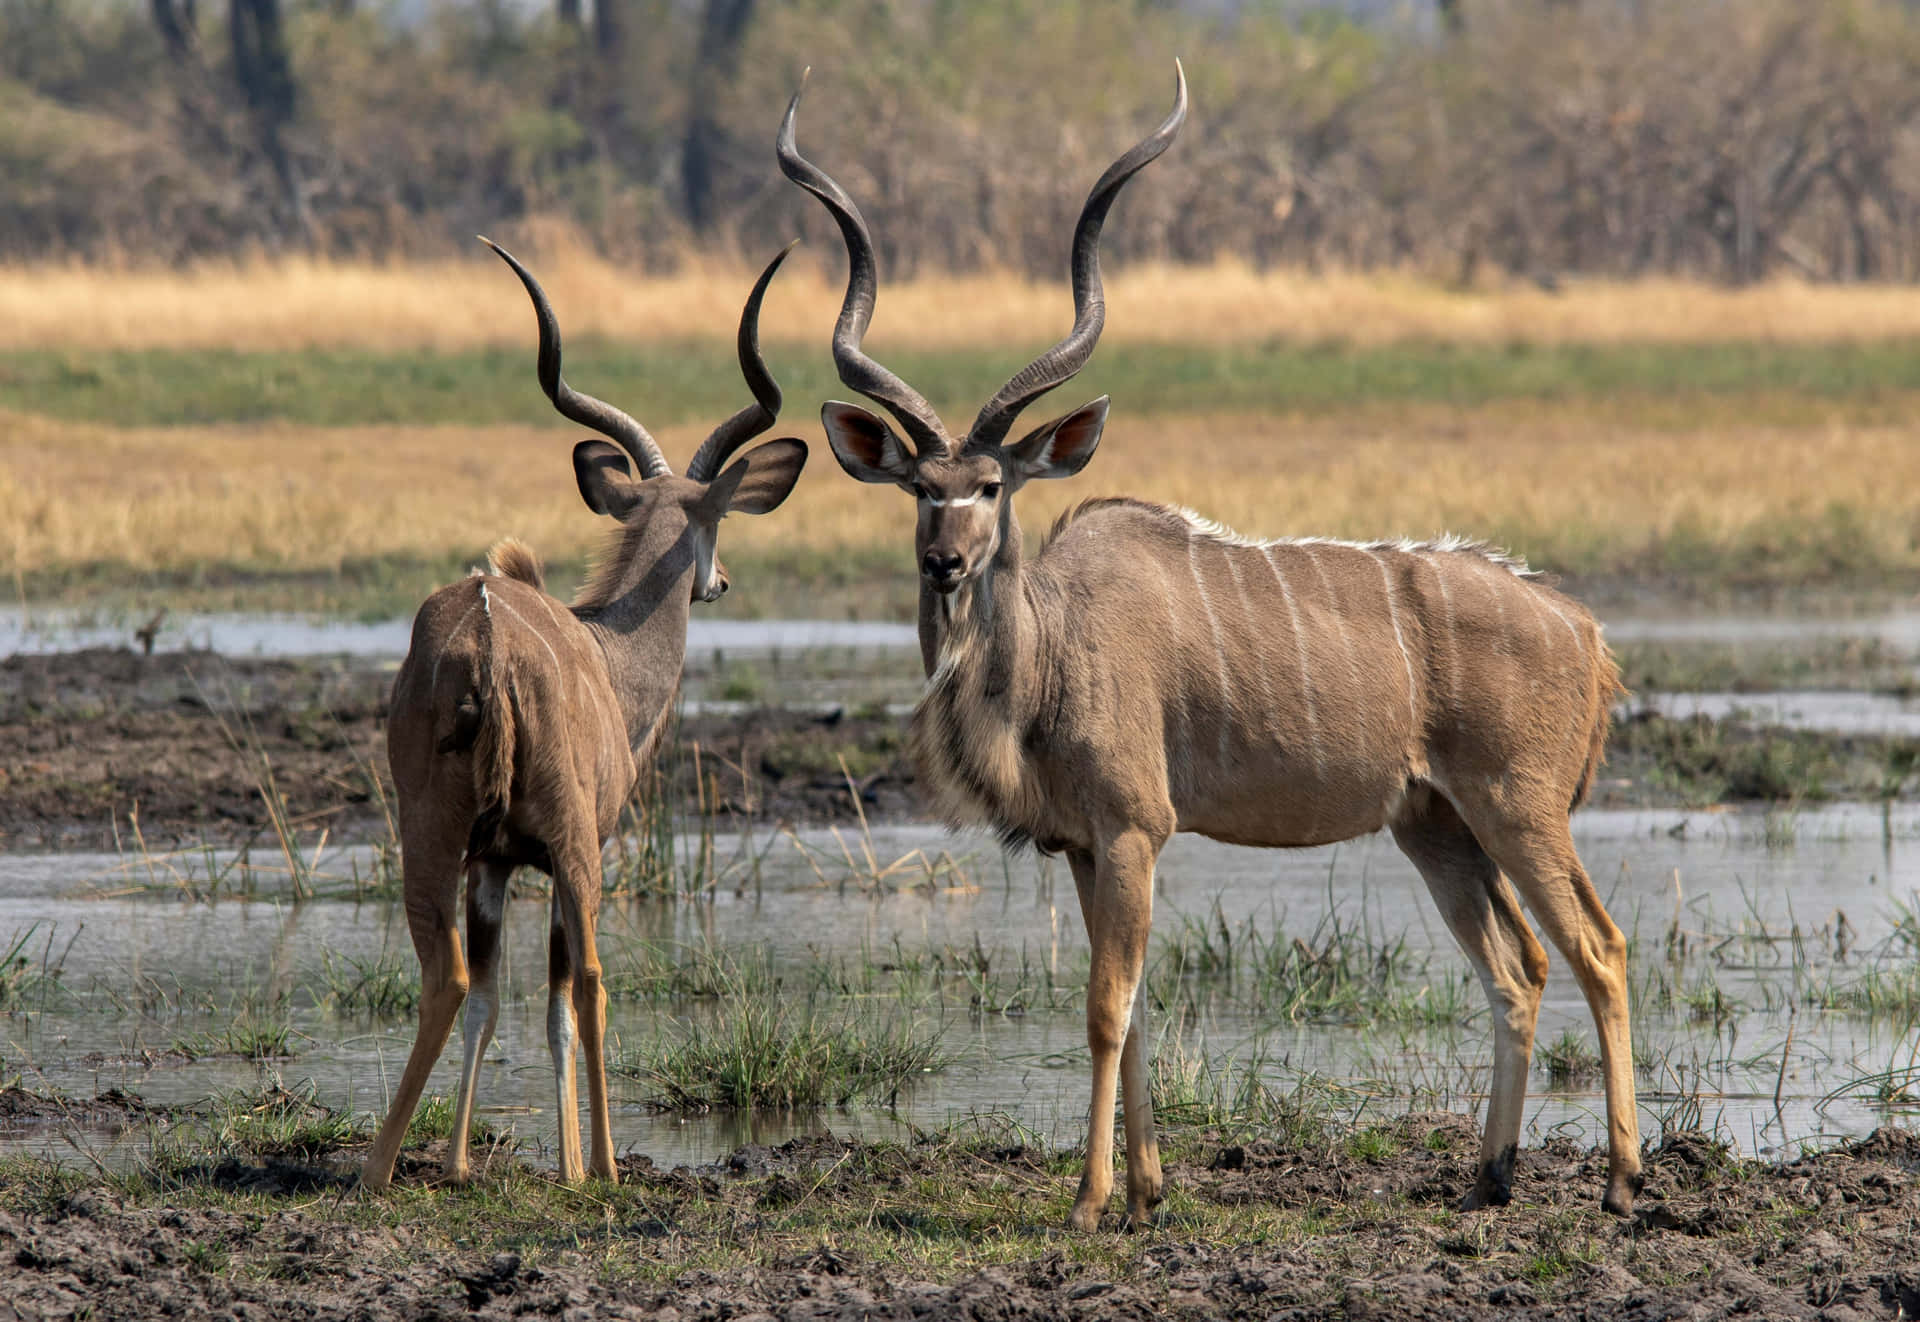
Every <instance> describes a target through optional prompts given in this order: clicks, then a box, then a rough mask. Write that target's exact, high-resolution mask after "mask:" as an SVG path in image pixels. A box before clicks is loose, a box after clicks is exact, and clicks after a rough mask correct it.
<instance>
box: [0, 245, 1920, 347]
mask: <svg viewBox="0 0 1920 1322" xmlns="http://www.w3.org/2000/svg"><path fill="white" fill-rule="evenodd" d="M474 249H475V256H474V258H473V260H471V261H463V262H444V263H423V264H414V265H397V266H381V265H372V264H365V263H359V264H356V263H343V262H320V261H305V260H288V261H279V262H274V263H265V262H262V263H255V264H238V265H235V264H224V265H206V266H201V267H197V268H193V269H189V270H164V269H163V270H153V269H145V270H131V271H110V270H103V269H100V268H98V267H87V266H39V267H25V268H23V267H12V268H0V351H4V350H8V349H26V348H47V347H69V348H88V349H152V348H234V349H248V350H273V349H280V350H286V349H303V348H316V347H360V348H368V349H402V348H421V347H426V348H435V349H461V348H471V347H474V346H477V345H496V344H512V345H517V344H521V343H524V342H525V341H526V339H527V335H528V322H529V318H528V315H527V306H526V300H525V296H524V295H523V294H522V293H521V292H520V290H519V288H518V286H517V285H516V284H515V282H514V281H513V280H512V279H511V278H510V277H508V275H507V274H506V272H505V271H504V270H503V269H502V268H501V266H500V264H499V262H498V261H497V260H495V259H494V258H492V257H491V256H490V255H488V254H487V253H486V252H485V251H484V250H483V249H481V248H480V245H479V244H478V243H477V242H476V243H475V245H474ZM769 255H771V254H769ZM522 256H523V257H526V258H527V259H528V260H529V262H530V263H531V265H532V266H533V268H534V270H535V272H536V274H538V275H539V276H540V279H541V282H542V283H543V284H544V285H545V287H546V289H547V291H548V292H549V294H551V295H552V297H553V299H554V302H555V303H556V305H557V306H558V307H559V308H560V309H561V312H562V316H563V320H564V324H565V326H566V330H567V333H568V334H569V335H576V336H584V335H601V336H606V337H609V338H615V339H622V340H633V341H639V342H644V341H647V340H657V339H682V338H707V337H712V336H714V335H715V334H716V333H717V332H718V331H719V328H721V327H724V326H727V325H730V324H731V322H732V320H733V318H734V317H736V316H737V315H738V309H739V306H740V299H741V297H742V295H743V293H744V291H745V290H746V289H747V287H748V286H749V285H750V284H751V282H752V278H753V275H754V274H756V273H757V271H755V270H749V269H747V268H746V267H744V266H740V265H736V264H732V263H702V262H699V261H696V260H693V259H688V260H687V261H685V262H683V263H682V264H681V268H680V269H679V270H678V271H677V272H674V273H670V274H643V273H640V272H636V271H633V270H630V269H627V268H623V267H617V266H613V265H610V264H608V263H606V262H604V261H601V260H600V259H598V258H595V257H593V256H592V255H590V254H588V253H585V252H583V251H581V250H579V249H578V248H575V247H571V246H567V245H559V246H556V247H555V248H554V249H553V251H551V252H550V253H546V254H537V253H536V254H522ZM1062 268H1063V269H1062V273H1061V279H1059V280H1048V281H1038V282H1036V281H1031V280H1026V279H1023V278H1020V277H1017V276H1012V275H1006V274H987V275H976V276H938V277H924V278H920V279H916V280H911V281H902V282H899V283H890V284H887V285H885V286H884V287H883V288H882V290H881V296H880V302H879V310H878V314H877V317H876V320H875V323H874V335H873V345H874V347H875V349H876V351H879V350H883V349H884V348H885V347H886V346H887V345H895V346H901V347H912V348H926V349H939V348H952V347H960V346H977V345H983V344H1001V343H1013V344H1027V343H1033V342H1038V341H1041V340H1044V339H1046V338H1048V336H1049V335H1052V334H1059V333H1064V331H1065V329H1066V327H1067V326H1068V325H1069V324H1070V323H1071V321H1072V304H1071V302H1070V300H1069V297H1068V294H1067V291H1066V286H1065V278H1064V277H1065V270H1064V255H1063V263H1062ZM1107 294H1108V329H1107V332H1106V337H1107V339H1108V340H1110V341H1113V342H1147V343H1201V344H1219V343H1247V342H1253V343H1261V342H1265V341H1268V340H1273V339H1287V340H1294V341H1300V342H1308V343H1320V342H1326V343H1353V344H1360V345H1375V344H1385V343H1393V342H1397V341H1405V340H1437V341H1453V342H1459V343H1492V344H1504V343H1537V344H1566V343H1595V344H1619V343H1632V342H1647V341H1652V342H1658V343H1671V342H1697V341H1721V340H1764V341H1775V342H1786V343H1801V342H1848V341H1861V340H1876V339H1889V338H1902V337H1909V336H1920V296H1916V295H1915V293H1914V292H1913V291H1912V290H1911V289H1908V288H1904V287H1899V286H1886V285H1811V284H1806V283H1803V282H1800V281H1795V280H1777V281H1773V282H1771V283H1768V284H1763V285H1758V286H1755V287H1752V288H1748V289H1727V288H1722V287H1718V286H1711V285H1705V284H1700V283H1694V282H1688V281H1679V280H1646V281H1639V282H1633V283H1609V282H1591V283H1575V284H1572V285H1570V286H1569V287H1567V289H1566V290H1565V292H1562V293H1557V294H1556V293H1548V292H1546V291H1544V290H1542V289H1539V288H1537V287H1535V286H1534V285H1532V284H1529V283H1525V282H1507V283H1503V284H1497V285H1494V284H1489V285H1487V286H1485V287H1480V288H1474V289H1467V290H1461V289H1454V288H1449V287H1446V286H1442V285H1438V284H1434V283H1432V282H1427V281H1421V280H1417V279H1414V278H1412V277H1407V276H1398V275H1344V274H1338V273H1334V274H1326V275H1314V276H1308V275H1303V274H1300V273H1298V272H1293V271H1269V272H1256V271H1254V270H1252V269H1251V268H1249V267H1246V266H1244V265H1240V264H1235V263H1231V262H1227V263H1222V264H1219V265H1216V266H1212V267H1202V268H1192V267H1171V266H1139V267H1130V268H1123V269H1120V270H1118V271H1115V272H1111V273H1110V274H1109V277H1108V280H1107ZM840 296H841V286H840V284H839V283H838V280H837V278H829V277H828V276H827V275H826V274H825V272H824V271H823V269H822V267H821V266H820V264H819V258H818V257H817V256H816V255H815V254H813V253H811V252H809V250H807V249H802V250H801V251H800V253H799V254H797V255H796V258H795V260H793V261H792V262H791V263H790V264H789V267H788V269H787V271H786V272H784V273H783V274H782V275H781V278H780V280H779V282H778V283H777V284H776V285H775V286H774V288H773V291H772V292H771V293H770V294H769V296H768V299H767V304H766V309H765V312H764V315H763V318H762V326H763V330H764V333H765V335H766V336H767V337H768V338H769V339H773V340H789V341H805V342H809V343H811V342H813V341H815V340H817V339H820V338H821V337H823V336H824V334H825V332H826V329H827V328H828V327H830V326H831V325H832V324H833V319H834V317H835V315H836V314H837V313H838V311H839V306H840Z"/></svg>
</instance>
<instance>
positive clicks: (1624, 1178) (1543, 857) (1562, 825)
mask: <svg viewBox="0 0 1920 1322" xmlns="http://www.w3.org/2000/svg"><path fill="white" fill-rule="evenodd" d="M1481 838H1482V840H1483V841H1485V843H1486V846H1487V852H1488V853H1490V854H1492V855H1493V857H1494V859H1495V860H1496V861H1498V862H1499V864H1500V866H1501V867H1502V868H1503V869H1504V870H1505V871H1506V873H1507V875H1508V876H1509V877H1511V878H1513V884H1514V885H1515V886H1516V887H1517V888H1518V889H1519V891H1520V894H1521V896H1522V897H1523V898H1524V899H1525V900H1526V902H1527V908H1529V909H1530V910H1532V911H1533V915H1534V917H1535V918H1537V919H1538V920H1539V921H1540V926H1541V927H1542V928H1543V929H1544V930H1545V931H1546V934H1547V939H1548V940H1549V941H1552V942H1553V944H1554V946H1555V948H1556V949H1558V950H1559V951H1560V953H1561V954H1562V955H1563V956H1565V958H1566V961H1567V964H1568V965H1569V967H1571V968H1572V970H1573V976H1574V978H1575V979H1576V980H1578V982H1579V983H1580V990H1581V992H1582V993H1583V994H1584V995H1585V996H1586V999H1587V1008H1588V1009H1589V1010H1591V1011H1592V1012H1593V1022H1594V1027H1595V1028H1596V1029H1597V1030H1598V1032H1599V1035H1600V1062H1601V1068H1602V1070H1603V1071H1604V1072H1605V1075H1606V1081H1607V1192H1606V1196H1605V1197H1604V1198H1603V1199H1602V1200H1601V1206H1602V1207H1604V1208H1605V1209H1606V1210H1607V1211H1609V1212H1611V1213H1613V1214H1614V1215H1615V1216H1626V1215H1628V1214H1629V1213H1630V1212H1632V1211H1633V1199H1634V1196H1635V1195H1636V1194H1638V1193H1639V1192H1640V1185H1641V1183H1642V1176H1641V1173H1640V1120H1639V1115H1638V1113H1637V1111H1636V1103H1635V1100H1634V1092H1633V1041H1632V1030H1631V1027H1630V1025H1629V1023H1628V1017H1627V940H1626V938H1625V937H1624V936H1622V935H1621V934H1620V929H1619V928H1618V927H1616V926H1615V925H1614V922H1613V919H1612V918H1611V917H1610V916H1608V914H1607V911H1606V908H1605V907H1604V906H1603V905H1602V904H1601V903H1600V896H1599V894H1598V893H1597V892H1595V890H1594V889H1593V882H1592V880H1591V879H1590V878H1588V876H1587V870H1586V868H1584V867H1582V866H1581V863H1580V856H1579V854H1577V853H1576V852H1574V848H1573V833H1572V831H1571V830H1570V829H1569V827H1568V825H1567V819H1566V818H1565V817H1564V816H1562V815H1561V814H1559V813H1553V814H1552V815H1551V816H1549V817H1547V819H1546V820H1544V821H1541V822H1538V823H1535V824H1532V825H1531V827H1530V829H1515V830H1507V831H1490V832H1486V833H1481Z"/></svg>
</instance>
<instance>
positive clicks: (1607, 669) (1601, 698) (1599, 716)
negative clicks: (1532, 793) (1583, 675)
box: [1567, 623, 1627, 812]
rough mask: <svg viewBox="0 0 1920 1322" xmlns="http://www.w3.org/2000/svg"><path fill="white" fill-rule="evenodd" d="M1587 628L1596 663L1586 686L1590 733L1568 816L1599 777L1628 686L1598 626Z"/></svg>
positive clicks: (1590, 649) (1590, 624)
mask: <svg viewBox="0 0 1920 1322" xmlns="http://www.w3.org/2000/svg"><path fill="white" fill-rule="evenodd" d="M1587 628H1588V629H1589V630H1591V631H1592V632H1591V635H1590V641H1589V646H1588V651H1589V653H1590V654H1591V655H1593V656H1596V657H1598V658H1599V660H1598V662H1597V664H1595V666H1594V668H1593V682H1592V683H1591V685H1589V691H1590V692H1591V694H1592V698H1591V701H1590V704H1589V709H1588V713H1587V727H1588V729H1589V731H1590V732H1591V733H1589V734H1588V736H1587V762H1586V765H1585V766H1584V767H1582V768H1581V769H1580V783H1579V784H1578V785H1577V786H1576V787H1575V788H1574V791H1573V802H1571V803H1569V804H1568V805H1567V811H1568V812H1572V811H1573V810H1574V809H1575V808H1578V807H1579V806H1580V805H1581V804H1583V803H1585V802H1586V801H1587V795H1588V793H1589V792H1591V791H1592V789H1593V782H1594V778H1595V777H1596V776H1598V775H1599V774H1600V764H1601V763H1603V762H1605V761H1606V760H1607V736H1608V734H1610V733H1611V732H1612V730H1613V708H1614V705H1615V704H1616V703H1618V702H1619V701H1620V699H1622V698H1624V697H1626V696H1627V686H1626V685H1625V684H1623V683H1622V682H1621V681H1620V666H1619V663H1618V662H1616V661H1615V660H1614V659H1613V652H1612V650H1611V649H1610V648H1608V646H1607V644H1606V640H1605V639H1603V638H1602V637H1601V636H1600V626H1599V625H1597V624H1593V623H1589V624H1588V625H1587Z"/></svg>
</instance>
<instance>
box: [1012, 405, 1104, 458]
mask: <svg viewBox="0 0 1920 1322" xmlns="http://www.w3.org/2000/svg"><path fill="white" fill-rule="evenodd" d="M1106 425H1107V397H1106V396H1105V395H1102V396H1100V398H1098V399H1096V400H1094V401H1093V403H1091V404H1082V405H1081V406H1080V407H1079V408H1077V409H1075V410H1074V411H1073V412H1071V413H1069V414H1067V415H1066V416H1065V417H1063V418H1055V419H1054V420H1053V421H1052V422H1048V423H1042V424H1041V425H1040V426H1038V427H1035V428H1034V429H1033V430H1032V431H1030V432H1028V433H1027V434H1026V435H1025V436H1022V437H1021V438H1020V439H1019V440H1017V441H1015V442H1014V443H1013V444H1012V445H1009V446H1008V447H1007V456H1008V458H1009V459H1011V460H1012V461H1013V471H1014V472H1016V473H1018V474H1019V475H1020V476H1021V477H1023V478H1034V477H1072V476H1073V475H1074V474H1075V473H1077V472H1079V471H1080V470H1081V469H1083V468H1085V467H1086V466H1087V460H1089V459H1091V458H1093V450H1094V447H1095V446H1097V445H1099V444H1100V433H1101V431H1102V430H1104V429H1105V427H1106Z"/></svg>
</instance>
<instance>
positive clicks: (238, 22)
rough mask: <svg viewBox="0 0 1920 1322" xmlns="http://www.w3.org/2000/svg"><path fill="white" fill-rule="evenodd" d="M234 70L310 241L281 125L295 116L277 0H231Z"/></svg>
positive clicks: (302, 232)
mask: <svg viewBox="0 0 1920 1322" xmlns="http://www.w3.org/2000/svg"><path fill="white" fill-rule="evenodd" d="M228 14H229V24H230V28H231V33H230V35H231V36H232V39H233V74H234V78H235V80H236V81H238V82H239V84H240V91H241V93H242V94H243V95H244V96H245V97H246V101H247V109H248V110H249V111H251V112H252V114H253V122H254V128H255V131H256V133H257V134H258V135H259V139H260V149H261V151H263V152H264V153H265V154H266V157H267V160H268V162H269V163H270V164H271V165H272V167H273V173H274V177H275V179H276V180H278V182H279V185H280V191H281V194H282V197H283V199H284V201H285V203H286V206H287V209H288V212H289V214H290V216H291V218H292V221H293V226H294V228H295V229H296V230H297V231H298V233H299V236H300V240H301V242H302V243H304V244H306V245H307V246H309V247H311V246H312V244H313V218H312V215H311V214H310V213H309V211H308V209H307V199H306V193H305V190H304V189H303V187H302V186H301V180H300V167H299V165H298V163H297V162H295V160H294V159H293V156H292V154H291V153H289V152H288V151H287V145H286V140H285V138H284V137H283V134H282V131H283V130H284V129H285V128H286V126H287V125H288V123H290V122H291V121H292V119H293V108H294V94H295V88H294V81H293V62H292V60H291V59H289V58H288V56H287V42H286V34H285V32H284V31H283V30H282V28H281V26H280V0H231V3H230V7H229V10H228Z"/></svg>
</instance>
